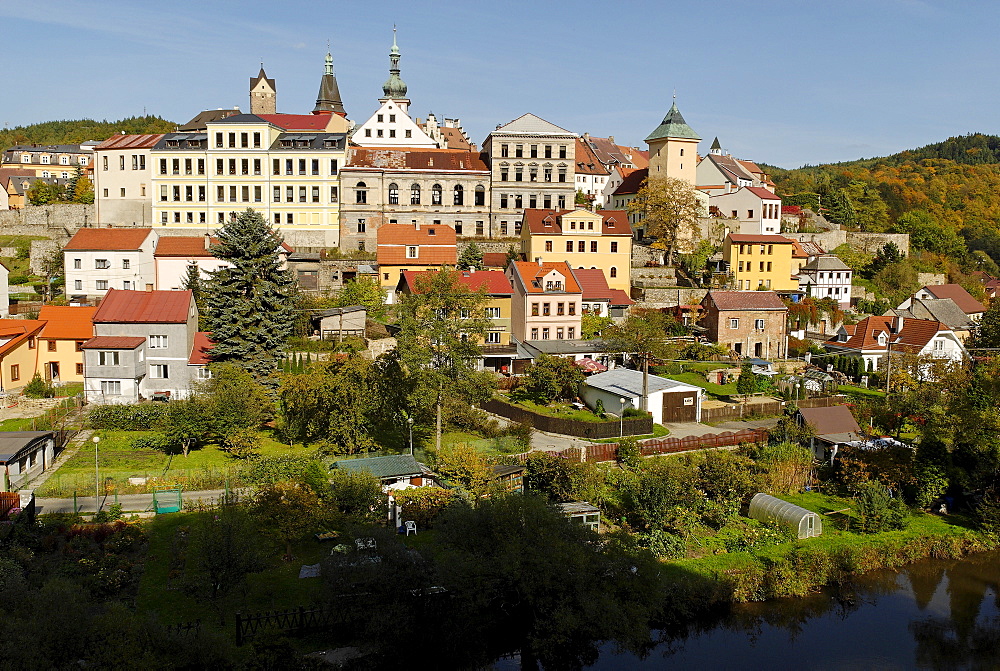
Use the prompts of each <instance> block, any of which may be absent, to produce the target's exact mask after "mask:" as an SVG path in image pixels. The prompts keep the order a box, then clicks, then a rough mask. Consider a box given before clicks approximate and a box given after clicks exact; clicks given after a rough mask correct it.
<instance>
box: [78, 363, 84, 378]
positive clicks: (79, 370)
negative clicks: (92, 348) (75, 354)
mask: <svg viewBox="0 0 1000 671" xmlns="http://www.w3.org/2000/svg"><path fill="white" fill-rule="evenodd" d="M76 374H77V375H83V364H82V363H78V364H76Z"/></svg>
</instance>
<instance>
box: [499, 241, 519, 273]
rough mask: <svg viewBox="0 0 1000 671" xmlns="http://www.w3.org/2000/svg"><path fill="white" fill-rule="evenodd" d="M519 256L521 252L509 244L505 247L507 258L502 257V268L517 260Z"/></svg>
mask: <svg viewBox="0 0 1000 671" xmlns="http://www.w3.org/2000/svg"><path fill="white" fill-rule="evenodd" d="M520 258H521V253H520V252H519V251H517V248H516V247H514V245H510V246H509V247H507V258H506V259H504V264H503V266H504V268H507V266H509V265H510V264H511V263H513V262H514V261H517V260H518V259H520Z"/></svg>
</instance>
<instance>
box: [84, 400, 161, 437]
mask: <svg viewBox="0 0 1000 671" xmlns="http://www.w3.org/2000/svg"><path fill="white" fill-rule="evenodd" d="M166 412H167V406H166V405H164V404H162V403H133V404H130V405H99V406H96V407H94V408H93V409H92V410H91V411H90V415H89V420H90V426H91V428H94V429H109V430H113V431H149V430H151V429H155V428H156V426H157V424H159V422H160V421H161V420H162V419H163V418H164V416H165V415H166Z"/></svg>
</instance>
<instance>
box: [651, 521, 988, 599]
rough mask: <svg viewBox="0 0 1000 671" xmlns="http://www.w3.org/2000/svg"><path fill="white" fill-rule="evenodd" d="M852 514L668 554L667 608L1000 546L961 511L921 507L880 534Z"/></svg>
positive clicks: (782, 592) (816, 584) (768, 593)
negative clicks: (799, 536) (758, 540)
mask: <svg viewBox="0 0 1000 671" xmlns="http://www.w3.org/2000/svg"><path fill="white" fill-rule="evenodd" d="M796 503H799V504H800V505H803V503H806V502H802V501H796ZM805 507H810V506H809V505H805ZM848 522H849V520H848V519H842V520H840V521H839V522H835V521H834V520H832V519H829V518H828V519H824V525H825V526H824V533H823V535H822V536H820V537H818V538H810V539H804V540H798V541H792V542H788V543H782V544H780V545H772V546H768V547H763V548H760V549H758V550H754V551H748V552H730V553H727V554H719V555H711V556H706V557H701V558H697V559H680V560H674V561H670V562H667V563H666V564H665V565H664V570H665V572H666V575H667V583H668V584H669V585H670V587H669V589H668V594H667V604H666V608H665V610H666V612H668V613H670V614H671V616H674V617H678V618H682V617H687V616H691V615H694V614H697V613H698V612H701V611H704V610H707V609H709V608H712V607H715V606H721V605H726V604H732V603H743V602H750V601H766V600H769V599H777V598H781V597H802V596H806V595H808V594H811V593H814V592H817V591H819V590H820V589H822V588H823V587H827V586H832V585H840V584H843V583H845V582H847V581H848V580H850V579H851V578H853V577H856V576H859V575H861V574H864V573H868V572H870V571H874V570H877V569H898V568H899V567H902V566H905V565H907V564H911V563H913V562H916V561H919V560H921V559H927V558H934V559H959V558H962V557H965V556H967V555H969V554H973V553H979V552H986V551H989V550H995V549H997V548H1000V541H998V539H997V537H996V536H993V535H991V534H987V533H984V532H981V531H978V530H976V529H975V528H974V527H973V524H972V522H971V521H970V520H969V519H968V518H965V517H963V516H961V515H950V516H940V515H930V514H916V515H913V516H912V517H911V518H910V522H909V525H908V526H907V528H906V529H904V530H901V531H886V532H881V533H874V534H859V533H854V532H852V531H849V530H848V529H847V525H848ZM838 527H840V528H838ZM671 611H672V612H671Z"/></svg>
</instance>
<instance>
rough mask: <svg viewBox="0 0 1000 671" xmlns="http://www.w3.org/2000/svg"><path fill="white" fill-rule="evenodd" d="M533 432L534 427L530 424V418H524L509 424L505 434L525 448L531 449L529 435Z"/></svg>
mask: <svg viewBox="0 0 1000 671" xmlns="http://www.w3.org/2000/svg"><path fill="white" fill-rule="evenodd" d="M534 432H535V429H534V427H533V426H532V425H531V420H530V419H525V420H523V421H521V422H518V423H517V424H510V425H508V426H507V430H506V433H507V435H508V436H510V437H511V438H513V439H514V441H515V442H516V443H517V444H518V445H519V446H520V447H521V448H523V449H525V450H528V449H531V437H532V435H534Z"/></svg>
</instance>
